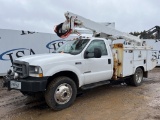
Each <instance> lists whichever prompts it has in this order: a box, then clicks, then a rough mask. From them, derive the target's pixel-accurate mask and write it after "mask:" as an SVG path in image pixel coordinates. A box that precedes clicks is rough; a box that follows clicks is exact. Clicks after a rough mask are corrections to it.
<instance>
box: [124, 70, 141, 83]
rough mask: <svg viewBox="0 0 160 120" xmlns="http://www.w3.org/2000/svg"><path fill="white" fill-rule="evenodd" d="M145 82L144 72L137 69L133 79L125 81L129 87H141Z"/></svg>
mask: <svg viewBox="0 0 160 120" xmlns="http://www.w3.org/2000/svg"><path fill="white" fill-rule="evenodd" d="M142 81H143V70H142V69H141V68H137V69H136V71H135V74H134V75H133V76H132V77H131V78H128V79H126V80H125V82H126V84H127V85H132V86H140V85H141V84H142Z"/></svg>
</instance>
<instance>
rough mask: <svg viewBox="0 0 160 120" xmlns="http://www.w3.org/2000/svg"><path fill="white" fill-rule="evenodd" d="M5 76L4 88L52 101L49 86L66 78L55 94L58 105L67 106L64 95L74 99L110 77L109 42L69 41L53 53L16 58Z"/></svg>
mask: <svg viewBox="0 0 160 120" xmlns="http://www.w3.org/2000/svg"><path fill="white" fill-rule="evenodd" d="M8 74H9V75H7V77H6V80H5V86H7V87H8V89H10V90H11V89H16V90H19V91H21V92H22V93H23V94H27V95H29V94H31V93H37V92H43V93H45V96H46V97H45V98H46V99H49V98H51V97H49V98H48V97H47V96H49V95H48V94H49V93H48V91H51V90H50V89H51V88H52V87H50V86H53V85H55V84H56V83H54V82H58V83H59V82H62V81H63V80H64V81H66V79H67V82H66V83H67V84H66V85H65V84H64V83H62V84H60V85H59V87H58V88H57V91H56V90H55V91H56V92H55V94H54V98H55V100H57V103H59V104H60V106H62V105H66V101H68V99H67V98H66V96H67V97H73V94H76V93H77V89H78V88H81V87H82V86H84V85H87V84H91V83H97V82H100V81H104V80H110V79H111V78H112V75H113V56H112V52H111V48H110V42H109V41H108V40H106V39H103V38H94V37H93V38H85V39H76V40H70V41H68V42H66V43H65V44H64V45H62V46H61V47H60V48H59V49H58V50H57V51H56V52H55V53H52V54H39V55H30V56H25V57H21V58H18V59H16V60H15V61H14V62H13V71H12V72H10V73H8ZM57 79H58V80H57ZM61 79H63V80H61ZM68 80H69V83H68ZM70 82H71V83H70ZM73 86H74V87H73ZM72 87H73V88H72ZM54 88H55V87H54ZM73 89H74V90H73ZM58 90H60V93H59V92H58ZM47 93H48V94H47ZM46 94H47V95H46ZM71 94H72V95H71ZM50 95H51V94H50ZM55 96H57V97H55ZM60 96H64V98H62V97H60ZM74 97H75V95H74ZM74 97H73V98H74ZM62 99H63V100H62ZM64 99H67V100H64ZM70 99H71V98H70ZM74 99H75V98H74ZM58 100H59V101H60V102H59V101H58ZM46 101H50V100H46ZM48 105H49V106H50V107H51V106H52V107H51V108H54V109H60V108H57V107H55V106H53V105H51V103H48ZM67 105H68V104H67Z"/></svg>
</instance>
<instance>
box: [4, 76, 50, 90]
mask: <svg viewBox="0 0 160 120" xmlns="http://www.w3.org/2000/svg"><path fill="white" fill-rule="evenodd" d="M47 80H48V77H42V78H37V77H27V78H25V79H19V80H14V79H4V84H3V86H4V87H7V88H8V90H12V89H14V90H19V91H24V92H42V91H45V90H46V85H47Z"/></svg>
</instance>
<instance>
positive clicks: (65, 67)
mask: <svg viewBox="0 0 160 120" xmlns="http://www.w3.org/2000/svg"><path fill="white" fill-rule="evenodd" d="M62 71H71V72H73V73H75V74H76V75H77V77H78V80H79V87H81V86H82V85H84V75H83V73H81V71H80V70H79V69H77V68H76V67H75V66H72V65H66V64H61V65H57V66H55V67H53V68H51V69H48V70H46V71H45V70H44V73H43V74H44V76H53V75H54V74H56V73H59V72H62Z"/></svg>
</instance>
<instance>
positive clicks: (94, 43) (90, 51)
mask: <svg viewBox="0 0 160 120" xmlns="http://www.w3.org/2000/svg"><path fill="white" fill-rule="evenodd" d="M94 48H100V50H101V52H102V56H103V55H108V53H107V49H106V45H105V43H104V41H103V40H94V41H92V42H91V43H90V45H89V46H88V48H87V49H86V50H87V51H88V56H90V57H92V56H94V54H93V53H94Z"/></svg>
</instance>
